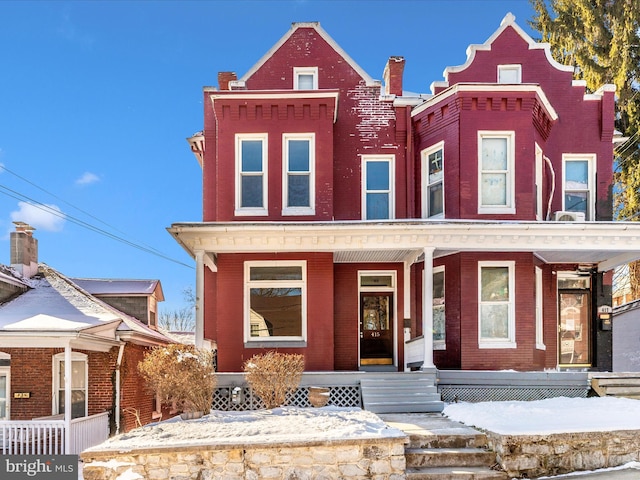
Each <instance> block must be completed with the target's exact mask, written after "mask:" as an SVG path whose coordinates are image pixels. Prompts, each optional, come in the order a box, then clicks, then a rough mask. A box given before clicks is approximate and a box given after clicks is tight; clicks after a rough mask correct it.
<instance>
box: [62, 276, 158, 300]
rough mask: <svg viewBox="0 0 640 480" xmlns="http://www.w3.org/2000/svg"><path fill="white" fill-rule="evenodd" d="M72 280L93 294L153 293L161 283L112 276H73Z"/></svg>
mask: <svg viewBox="0 0 640 480" xmlns="http://www.w3.org/2000/svg"><path fill="white" fill-rule="evenodd" d="M71 281H72V282H73V283H75V284H76V285H78V286H79V287H80V288H82V289H84V290H86V291H87V292H89V293H90V294H91V295H153V293H154V291H155V290H156V288H157V287H158V285H159V283H160V281H159V280H128V279H122V280H120V279H111V278H71ZM160 295H161V296H162V289H160Z"/></svg>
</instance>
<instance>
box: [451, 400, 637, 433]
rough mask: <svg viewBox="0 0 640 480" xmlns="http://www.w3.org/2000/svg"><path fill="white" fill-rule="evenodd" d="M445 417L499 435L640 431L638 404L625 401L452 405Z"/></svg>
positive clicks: (557, 401)
mask: <svg viewBox="0 0 640 480" xmlns="http://www.w3.org/2000/svg"><path fill="white" fill-rule="evenodd" d="M444 414H445V415H446V416H447V417H449V418H451V419H452V420H456V421H458V422H462V423H464V424H466V425H469V426H475V427H476V428H481V429H483V430H489V431H491V432H495V433H499V434H502V435H549V434H552V433H571V432H606V431H612V430H640V401H638V400H631V399H628V398H614V397H592V398H566V397H559V398H549V399H546V400H538V401H534V402H483V403H453V404H450V405H448V406H447V407H446V408H445V410H444Z"/></svg>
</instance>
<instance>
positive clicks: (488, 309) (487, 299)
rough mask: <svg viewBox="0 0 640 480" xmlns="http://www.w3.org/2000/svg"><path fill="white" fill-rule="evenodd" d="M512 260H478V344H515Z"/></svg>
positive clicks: (488, 346) (483, 345)
mask: <svg viewBox="0 0 640 480" xmlns="http://www.w3.org/2000/svg"><path fill="white" fill-rule="evenodd" d="M514 268H515V263H514V262H479V263H478V284H479V287H480V288H479V289H478V290H479V299H478V306H479V308H478V320H479V322H478V323H479V326H478V340H479V347H480V348H515V347H516V343H515V338H516V337H515V308H514V298H515V291H514V278H513V277H514Z"/></svg>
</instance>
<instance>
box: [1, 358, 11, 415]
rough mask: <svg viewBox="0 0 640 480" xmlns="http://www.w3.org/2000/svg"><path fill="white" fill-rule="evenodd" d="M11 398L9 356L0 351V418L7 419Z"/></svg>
mask: <svg viewBox="0 0 640 480" xmlns="http://www.w3.org/2000/svg"><path fill="white" fill-rule="evenodd" d="M10 400H11V356H10V355H9V354H8V353H4V352H0V420H9V412H10Z"/></svg>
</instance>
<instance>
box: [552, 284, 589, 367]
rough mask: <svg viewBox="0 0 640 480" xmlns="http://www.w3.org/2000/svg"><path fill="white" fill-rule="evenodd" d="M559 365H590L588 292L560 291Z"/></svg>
mask: <svg viewBox="0 0 640 480" xmlns="http://www.w3.org/2000/svg"><path fill="white" fill-rule="evenodd" d="M558 296H559V302H560V328H559V338H558V348H559V349H560V352H559V359H560V361H559V363H560V365H582V366H584V365H591V353H590V352H591V348H590V347H591V334H590V326H591V322H590V317H591V316H590V313H589V312H590V310H591V298H590V295H589V292H588V291H585V290H583V291H579V290H578V291H576V290H574V291H569V290H565V291H563V290H560V291H559V292H558Z"/></svg>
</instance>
